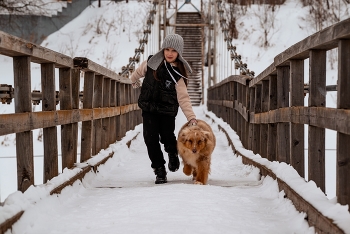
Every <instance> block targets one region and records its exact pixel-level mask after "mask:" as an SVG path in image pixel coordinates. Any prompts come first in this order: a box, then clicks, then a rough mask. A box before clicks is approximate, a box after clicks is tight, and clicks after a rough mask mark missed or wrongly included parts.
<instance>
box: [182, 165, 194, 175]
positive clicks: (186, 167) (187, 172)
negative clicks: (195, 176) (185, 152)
mask: <svg viewBox="0 0 350 234" xmlns="http://www.w3.org/2000/svg"><path fill="white" fill-rule="evenodd" d="M183 172H184V174H185V175H188V176H190V175H191V174H192V166H191V165H189V164H187V163H184V169H183Z"/></svg>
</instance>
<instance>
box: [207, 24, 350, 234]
mask: <svg viewBox="0 0 350 234" xmlns="http://www.w3.org/2000/svg"><path fill="white" fill-rule="evenodd" d="M334 48H338V83H337V87H336V89H334V88H332V87H326V67H327V66H326V62H327V60H326V59H327V56H326V53H327V51H329V50H331V49H334ZM305 59H309V71H310V72H309V84H308V85H305V84H304V78H305V77H304V60H305ZM328 90H336V91H337V108H327V107H326V93H327V91H328ZM349 90H350V19H347V20H345V21H342V22H340V23H337V24H335V25H333V26H331V27H329V28H326V29H324V30H322V31H320V32H317V33H315V34H313V35H311V36H309V37H307V38H306V39H304V40H302V41H300V42H298V43H296V44H295V45H293V46H291V47H290V48H288V49H287V50H285V51H284V52H283V53H281V54H279V55H277V56H276V57H275V59H274V62H273V63H272V64H271V65H270V66H269V67H268V68H266V69H265V70H264V71H263V72H262V73H261V74H259V75H258V76H257V77H256V78H254V79H251V78H250V77H248V76H242V75H238V76H231V77H228V78H227V79H225V80H223V81H222V82H220V83H218V84H216V85H215V86H213V87H210V88H209V89H208V100H207V105H208V110H210V111H212V112H213V113H215V114H216V115H217V116H219V117H221V118H222V119H223V120H224V121H226V122H227V123H228V124H230V126H231V127H232V128H233V129H234V130H235V131H236V132H237V134H238V135H239V136H240V139H241V141H242V144H243V145H244V147H245V148H246V149H249V150H252V151H253V152H254V153H256V154H260V155H261V156H262V157H264V158H267V159H268V160H270V161H279V162H285V163H288V164H290V165H291V166H293V167H294V168H295V170H296V171H297V172H298V173H299V175H300V176H301V177H304V176H305V165H304V161H305V156H304V154H305V153H304V151H305V148H307V149H308V155H307V159H308V165H307V166H308V167H307V171H308V174H307V175H308V180H313V181H314V182H315V183H316V184H317V186H318V187H320V188H321V189H322V190H323V191H324V192H325V141H326V138H325V129H330V130H334V131H336V132H337V146H336V154H337V159H336V168H335V169H334V170H336V196H337V199H338V202H339V203H340V204H343V205H346V204H349V205H350V183H349V182H348V180H349V178H350V153H349V152H350V91H349ZM305 93H308V97H309V99H308V106H304V96H305ZM305 125H308V141H307V142H305V141H304V128H305ZM246 160H247V159H246ZM250 163H253V162H250ZM266 173H267V172H266V171H265V174H266ZM263 174H264V172H263ZM286 186H287V185H286ZM287 187H288V186H287ZM284 188H286V187H284ZM286 189H287V190H288V189H289V190H291V189H290V188H286ZM294 195H295V196H294V199H292V200H293V202H294V204H295V205H296V207H297V208H299V209H300V210H303V211H304V212H306V213H308V221H309V223H310V222H311V223H313V222H314V223H313V224H312V225H313V226H314V225H315V223H316V230H318V231H319V233H323V232H327V233H338V232H339V233H342V231H341V230H340V229H339V228H336V227H335V225H334V224H333V223H329V221H328V224H329V226H328V227H327V225H325V223H327V220H325V219H324V218H322V217H321V218H320V216H322V215H321V214H318V215H319V216H316V217H318V218H320V219H319V220H317V218H316V219H315V216H313V214H311V213H310V207H312V206H311V205H310V204H307V203H304V202H303V204H304V205H302V204H301V202H300V199H298V198H297V197H299V198H300V196H298V195H297V194H294ZM315 212H316V213H317V211H316V210H314V213H315Z"/></svg>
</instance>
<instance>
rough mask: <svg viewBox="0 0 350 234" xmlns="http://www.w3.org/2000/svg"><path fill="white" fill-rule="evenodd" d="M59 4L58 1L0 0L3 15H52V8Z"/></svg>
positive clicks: (0, 9) (0, 10)
mask: <svg viewBox="0 0 350 234" xmlns="http://www.w3.org/2000/svg"><path fill="white" fill-rule="evenodd" d="M52 4H57V1H55V0H51V1H44V0H36V1H32V0H0V12H1V13H3V14H11V15H18V14H29V13H30V14H39V15H46V14H50V6H51V5H52Z"/></svg>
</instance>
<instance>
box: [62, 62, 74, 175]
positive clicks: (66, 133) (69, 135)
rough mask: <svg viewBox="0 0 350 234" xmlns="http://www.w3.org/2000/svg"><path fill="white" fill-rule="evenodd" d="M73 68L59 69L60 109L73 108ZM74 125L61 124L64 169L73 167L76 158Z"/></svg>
mask: <svg viewBox="0 0 350 234" xmlns="http://www.w3.org/2000/svg"><path fill="white" fill-rule="evenodd" d="M71 76H72V74H71V68H60V69H59V89H60V109H61V110H72V81H71ZM73 144H74V139H73V125H72V124H65V125H61V152H62V169H64V168H72V167H73V166H74V163H75V162H76V159H75V158H74V155H75V153H74V151H73V149H74V147H73Z"/></svg>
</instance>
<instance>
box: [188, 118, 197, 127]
mask: <svg viewBox="0 0 350 234" xmlns="http://www.w3.org/2000/svg"><path fill="white" fill-rule="evenodd" d="M196 125H197V120H196V119H191V120H190V121H189V122H188V126H196Z"/></svg>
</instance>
